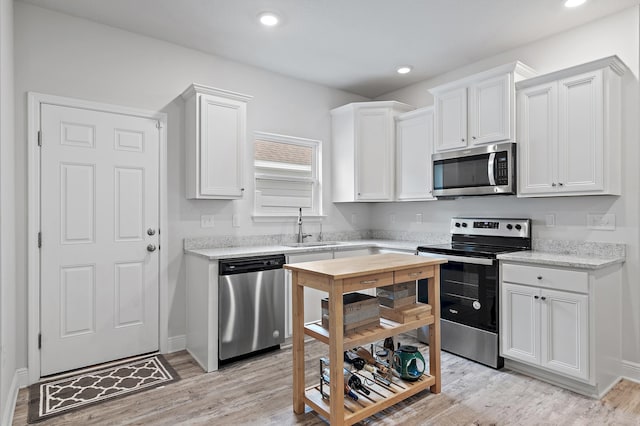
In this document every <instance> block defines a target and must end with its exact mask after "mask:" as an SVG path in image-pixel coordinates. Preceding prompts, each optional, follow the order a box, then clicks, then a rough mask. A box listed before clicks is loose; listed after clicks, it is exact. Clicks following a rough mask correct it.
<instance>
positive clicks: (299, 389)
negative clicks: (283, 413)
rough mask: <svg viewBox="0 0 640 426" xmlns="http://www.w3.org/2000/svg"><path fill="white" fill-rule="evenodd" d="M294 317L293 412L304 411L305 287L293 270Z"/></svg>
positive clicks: (292, 295) (299, 412)
mask: <svg viewBox="0 0 640 426" xmlns="http://www.w3.org/2000/svg"><path fill="white" fill-rule="evenodd" d="M291 303H292V317H293V318H292V319H293V412H294V413H296V414H303V413H304V387H305V383H304V287H303V286H301V285H299V284H298V272H297V271H291Z"/></svg>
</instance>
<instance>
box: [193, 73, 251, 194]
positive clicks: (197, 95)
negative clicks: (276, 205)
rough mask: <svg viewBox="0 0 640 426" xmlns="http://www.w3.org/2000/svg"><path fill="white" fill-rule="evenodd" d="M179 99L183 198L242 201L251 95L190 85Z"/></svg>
mask: <svg viewBox="0 0 640 426" xmlns="http://www.w3.org/2000/svg"><path fill="white" fill-rule="evenodd" d="M182 98H183V99H184V101H185V116H184V120H185V123H184V126H185V153H186V157H185V161H186V163H185V170H186V185H187V188H186V193H187V198H198V199H235V198H242V195H243V191H244V187H243V183H242V182H243V164H244V161H245V158H244V145H245V138H246V121H247V119H246V116H247V102H248V101H249V100H250V99H251V96H248V95H243V94H240V93H234V92H229V91H227V90H222V89H215V88H212V87H206V86H201V85H198V84H192V85H191V86H189V88H187V90H185V91H184V93H182Z"/></svg>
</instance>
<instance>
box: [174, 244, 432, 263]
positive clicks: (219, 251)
mask: <svg viewBox="0 0 640 426" xmlns="http://www.w3.org/2000/svg"><path fill="white" fill-rule="evenodd" d="M334 243H335V244H331V242H327V241H324V242H323V243H322V244H323V245H320V246H313V245H307V246H301V247H291V246H289V245H264V246H239V247H216V248H200V249H185V251H184V252H185V253H186V254H190V255H194V256H199V257H204V258H206V259H209V260H218V259H228V258H232V257H245V256H262V255H269V254H300V253H316V252H323V251H329V250H331V251H347V250H357V249H367V248H380V249H390V250H404V251H407V252H411V251H415V250H416V247H418V246H419V245H421V244H424V243H421V242H417V241H397V240H354V241H334ZM308 244H313V243H308Z"/></svg>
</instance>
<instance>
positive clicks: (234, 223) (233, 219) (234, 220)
mask: <svg viewBox="0 0 640 426" xmlns="http://www.w3.org/2000/svg"><path fill="white" fill-rule="evenodd" d="M231 225H232V226H233V227H234V228H240V218H239V217H238V214H237V213H234V214H233V216H231Z"/></svg>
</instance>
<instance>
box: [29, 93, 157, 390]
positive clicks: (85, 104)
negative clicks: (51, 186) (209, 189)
mask: <svg viewBox="0 0 640 426" xmlns="http://www.w3.org/2000/svg"><path fill="white" fill-rule="evenodd" d="M42 104H49V105H58V106H65V107H71V108H83V109H89V110H94V111H101V112H110V113H115V114H124V115H130V116H134V117H143V118H149V119H152V120H157V121H158V124H159V138H160V159H159V161H160V164H159V173H160V176H159V191H160V194H159V196H160V197H159V198H160V205H159V209H160V230H161V232H160V235H159V236H160V247H161V248H164V250H160V251H159V254H160V266H159V274H160V276H159V279H160V284H159V285H160V289H159V290H160V291H159V296H160V300H159V316H160V318H159V336H158V337H159V346H160V348H159V349H160V352H163V353H166V352H167V350H168V348H169V342H168V339H169V336H168V334H169V273H168V267H169V261H168V260H169V254H168V250H167V249H166V248H167V247H168V246H169V244H168V242H169V239H168V235H167V230H168V227H169V226H168V224H169V220H168V203H167V114H166V113H164V112H158V111H149V110H143V109H137V108H129V107H124V106H119V105H112V104H105V103H99V102H93V101H87V100H82V99H74V98H67V97H62V96H55V95H47V94H43V93H35V92H29V93H28V94H27V109H28V112H27V200H28V210H27V361H28V364H27V365H28V372H27V373H26V374H27V377H28V380H27V383H28V384H32V383H36V382H37V381H38V380H40V350H39V349H38V335H39V333H40V250H39V249H38V232H39V231H40V208H41V206H40V151H39V147H38V130H39V129H40V110H41V105H42Z"/></svg>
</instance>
